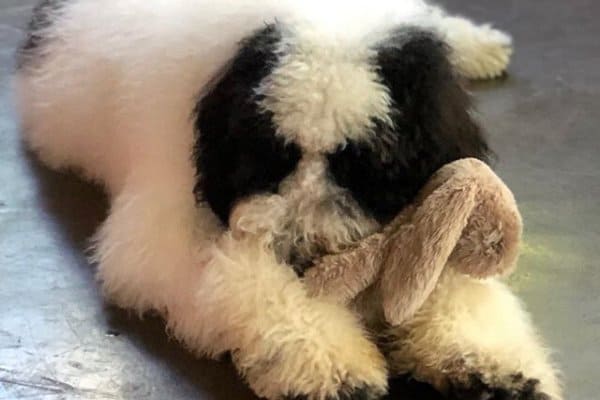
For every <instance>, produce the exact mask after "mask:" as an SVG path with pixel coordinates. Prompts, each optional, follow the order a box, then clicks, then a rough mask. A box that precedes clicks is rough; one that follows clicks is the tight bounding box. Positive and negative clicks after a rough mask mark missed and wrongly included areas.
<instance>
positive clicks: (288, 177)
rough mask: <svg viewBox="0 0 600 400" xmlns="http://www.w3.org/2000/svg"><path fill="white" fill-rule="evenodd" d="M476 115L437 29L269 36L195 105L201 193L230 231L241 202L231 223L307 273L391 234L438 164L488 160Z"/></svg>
mask: <svg viewBox="0 0 600 400" xmlns="http://www.w3.org/2000/svg"><path fill="white" fill-rule="evenodd" d="M470 107H471V105H470V100H469V96H468V95H467V94H466V93H465V91H464V90H463V89H462V87H461V85H460V83H459V81H458V79H457V77H456V75H455V73H454V71H453V68H452V66H451V65H450V63H449V61H448V55H447V48H446V45H445V44H444V42H443V41H442V40H440V39H438V38H437V37H436V36H435V35H434V34H433V33H431V32H426V31H423V30H418V29H414V28H410V27H398V28H395V29H393V30H390V31H388V32H383V33H382V32H378V33H377V34H375V33H373V34H365V36H364V37H363V38H359V39H357V38H356V37H353V39H352V40H344V38H340V37H337V38H331V37H328V38H327V39H324V38H322V37H321V36H319V35H318V34H316V33H315V31H314V30H312V29H311V28H310V27H306V26H293V25H283V24H271V25H267V26H265V27H264V28H262V29H260V30H259V31H257V32H255V33H254V34H253V35H252V36H251V37H249V38H246V39H245V40H243V41H242V42H241V43H240V47H239V50H238V52H237V54H236V55H235V57H234V58H233V59H232V60H231V62H230V63H229V64H228V65H227V66H226V68H224V69H223V71H222V72H221V73H220V74H219V75H218V76H217V77H216V78H215V80H214V82H213V84H212V85H210V87H208V88H206V90H205V91H204V93H203V94H202V96H201V98H200V100H199V102H198V106H197V109H196V129H197V140H196V146H195V162H196V166H197V171H198V182H197V185H196V188H195V191H196V195H197V197H198V199H199V200H200V201H206V202H207V203H208V204H209V206H210V207H211V208H212V210H213V211H214V212H215V213H216V214H217V215H218V216H219V218H220V219H221V220H222V221H223V223H224V224H227V223H228V222H229V218H230V216H231V213H232V210H233V208H234V207H236V206H242V205H244V207H243V208H239V210H241V211H238V212H236V217H235V218H234V220H235V221H241V220H243V221H245V222H244V223H245V225H244V226H246V227H249V226H257V227H258V226H261V227H262V228H260V229H256V230H262V231H267V232H270V234H272V236H273V237H274V238H275V239H274V242H275V243H276V247H277V248H278V249H279V252H280V253H281V255H282V258H283V259H285V260H287V261H288V262H290V263H293V264H297V265H304V264H308V263H310V260H311V258H312V257H314V256H316V255H320V254H322V253H331V252H337V251H341V250H343V249H344V248H345V247H346V246H349V245H351V244H353V243H354V242H355V241H357V240H359V239H361V238H362V237H364V236H365V235H367V234H369V233H371V232H373V231H374V230H376V229H378V228H379V227H380V226H381V224H385V223H386V222H387V221H389V220H390V219H391V218H393V217H394V216H395V215H396V214H397V213H398V212H399V211H400V210H401V209H402V208H403V207H404V206H406V205H407V204H408V203H410V201H411V200H412V199H413V198H414V196H415V195H416V193H417V192H418V191H419V189H420V188H421V187H422V186H423V185H424V183H425V182H426V181H427V179H428V178H429V177H430V176H431V175H432V174H433V172H435V171H436V170H437V169H439V168H440V167H441V166H442V165H444V164H446V163H448V162H450V161H453V160H456V159H458V158H463V157H476V158H480V159H485V158H486V156H487V153H488V148H487V145H486V143H485V141H484V140H483V138H482V135H481V132H480V129H479V128H478V126H477V124H476V123H475V122H474V121H473V119H472V117H471V109H470ZM253 204H254V206H252V205H253ZM264 204H271V206H268V207H265V206H264Z"/></svg>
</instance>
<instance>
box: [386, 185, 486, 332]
mask: <svg viewBox="0 0 600 400" xmlns="http://www.w3.org/2000/svg"><path fill="white" fill-rule="evenodd" d="M428 189H431V188H428ZM477 190H478V188H477V182H476V180H474V179H473V178H472V177H470V176H469V175H468V174H467V175H464V174H456V175H454V176H451V177H450V178H449V179H448V180H446V181H445V182H443V183H442V184H441V185H440V186H439V187H437V188H436V189H435V190H433V191H432V192H431V193H430V194H429V195H427V196H426V197H425V198H424V200H423V201H422V203H421V204H419V205H418V206H416V207H415V208H414V209H413V210H412V211H411V212H412V215H410V216H409V217H408V219H409V221H406V220H404V221H402V223H400V224H394V225H392V226H391V227H390V230H389V231H388V235H387V239H386V242H385V243H384V245H383V246H382V251H383V253H384V254H383V257H384V258H383V267H382V268H383V272H382V276H381V281H380V286H381V292H382V297H383V309H384V315H385V318H386V320H387V321H388V322H389V323H390V324H392V325H400V324H401V323H402V322H403V321H405V320H406V319H408V318H409V317H411V316H412V315H413V314H414V313H415V312H416V311H417V310H418V309H419V308H420V307H421V305H422V304H423V303H424V302H425V300H426V299H427V298H428V297H429V295H430V294H431V292H432V291H433V289H434V288H435V286H436V284H437V281H438V279H439V277H440V275H441V273H442V271H443V269H444V267H445V266H446V263H447V262H448V258H449V257H450V255H451V254H452V252H453V250H454V248H455V247H456V244H457V243H458V241H459V239H460V237H461V234H462V232H463V230H464V228H465V226H466V225H467V222H468V220H469V216H470V215H471V213H472V212H473V209H474V207H475V199H476V195H477ZM404 218H406V216H404Z"/></svg>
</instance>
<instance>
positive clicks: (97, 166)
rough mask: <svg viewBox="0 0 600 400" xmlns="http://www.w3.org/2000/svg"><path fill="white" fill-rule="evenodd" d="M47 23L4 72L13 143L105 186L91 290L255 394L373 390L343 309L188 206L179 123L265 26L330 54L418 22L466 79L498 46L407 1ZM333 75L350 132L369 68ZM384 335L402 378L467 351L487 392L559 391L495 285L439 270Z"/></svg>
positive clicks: (370, 367) (190, 177)
mask: <svg viewBox="0 0 600 400" xmlns="http://www.w3.org/2000/svg"><path fill="white" fill-rule="evenodd" d="M54 18H55V20H56V21H55V23H53V24H51V25H50V26H49V27H48V28H47V29H46V30H45V31H44V32H43V33H44V35H45V36H46V37H48V38H51V39H52V40H51V41H49V43H48V45H47V46H45V47H44V49H43V51H44V54H43V57H40V59H39V61H38V62H33V63H31V64H30V65H28V66H26V67H24V68H22V69H20V70H19V71H18V73H17V76H16V80H15V83H16V93H17V101H18V105H19V110H20V113H21V116H22V127H23V135H24V138H25V140H26V142H27V143H28V144H29V146H30V147H31V148H32V149H34V150H35V151H36V152H37V153H38V154H39V156H40V157H41V159H42V160H43V161H45V162H46V163H47V164H48V165H49V166H51V167H53V168H74V169H77V170H78V171H80V172H82V174H83V175H85V176H86V177H87V178H89V179H92V180H95V181H98V182H101V183H102V184H103V185H104V186H105V188H106V190H107V191H108V193H109V194H110V197H111V210H110V215H109V217H108V218H107V220H106V221H105V222H104V224H103V225H102V227H101V228H100V230H99V231H98V233H97V234H96V236H95V238H94V243H95V253H94V254H95V255H94V261H95V262H97V264H98V279H99V281H100V282H101V285H102V288H103V291H104V293H105V295H106V297H107V298H108V299H109V300H110V301H112V302H114V303H116V304H118V305H119V306H122V307H125V308H128V309H132V310H135V311H137V312H139V313H144V312H146V311H148V310H158V311H159V312H161V313H162V314H163V315H164V317H165V319H166V321H167V323H168V326H169V329H170V330H171V331H172V332H173V333H174V334H175V335H176V336H177V337H178V338H179V339H180V340H181V341H182V342H183V343H185V344H186V346H187V347H189V348H190V349H191V350H193V351H194V352H196V353H198V354H201V355H208V356H218V355H219V354H221V353H223V352H227V351H231V352H232V353H233V358H234V361H235V363H236V366H237V367H238V369H239V370H240V371H241V373H242V374H243V375H244V376H245V378H246V380H247V381H248V383H249V384H250V386H251V387H252V388H253V390H254V391H255V392H256V393H257V394H258V395H260V396H264V397H266V398H269V399H277V398H280V397H281V396H284V395H298V394H305V395H306V396H307V398H309V399H325V398H328V399H329V398H332V399H333V398H338V396H340V395H341V394H343V393H344V392H345V391H351V390H353V389H356V388H362V387H368V388H370V390H371V391H372V392H373V393H383V392H384V391H385V388H386V385H387V377H388V362H387V361H386V360H385V359H384V357H383V356H382V354H381V353H380V351H379V350H378V348H377V346H376V345H375V343H374V342H373V341H372V340H371V338H370V336H369V334H368V333H367V332H366V330H365V328H364V327H363V326H362V324H361V319H360V317H359V316H357V315H356V314H355V313H354V312H352V311H351V310H349V309H346V308H343V307H341V306H337V305H334V304H329V303H328V302H326V301H325V300H322V299H318V298H310V297H309V296H308V295H307V294H306V292H305V289H304V288H303V286H302V283H301V281H300V280H299V279H298V278H297V276H296V275H295V273H294V272H293V271H292V269H290V268H287V267H283V266H282V265H281V264H280V263H279V262H278V261H277V260H276V258H275V256H274V255H273V254H271V252H269V251H266V250H265V246H264V243H263V242H262V241H261V239H241V240H238V239H236V238H234V237H233V236H232V235H231V233H230V232H227V231H224V230H223V228H222V227H221V226H220V224H219V222H218V221H217V219H216V217H215V216H214V215H213V214H212V212H211V211H210V210H209V209H208V208H207V207H206V206H204V205H202V204H200V205H197V204H196V203H195V200H194V196H193V194H192V187H193V186H194V182H195V176H194V173H195V171H194V169H193V166H192V163H191V162H190V154H191V148H192V144H193V132H194V130H193V125H192V124H193V122H192V121H191V119H190V113H191V111H192V109H193V107H194V104H195V101H196V97H197V95H198V92H199V89H200V88H202V87H203V86H204V85H205V84H206V83H207V82H208V81H209V80H210V78H211V77H212V76H213V75H214V74H215V73H216V71H217V70H219V69H220V68H221V67H222V66H223V64H225V63H226V62H227V60H229V59H230V58H231V57H232V55H233V54H234V52H235V50H236V44H237V43H238V41H239V40H240V39H241V38H242V37H244V36H246V35H248V34H249V33H251V32H252V31H253V30H254V29H256V28H257V27H260V26H262V24H263V23H264V22H265V21H272V20H274V19H275V18H276V19H277V20H279V21H283V22H284V23H285V24H287V26H290V27H293V28H294V29H296V30H297V31H298V32H301V33H302V35H304V36H305V37H307V38H310V37H315V36H318V37H319V41H320V42H321V43H322V42H323V41H325V42H327V41H328V40H329V41H330V44H331V46H330V48H337V49H339V52H340V53H344V51H345V50H346V49H348V51H349V49H360V48H362V47H363V46H364V44H365V40H367V39H365V38H367V37H371V36H376V35H378V34H380V33H381V32H384V31H385V30H386V28H387V27H391V26H395V25H399V24H413V25H414V24H418V25H420V26H424V27H428V28H431V29H435V30H437V31H438V32H440V33H441V34H442V35H443V36H444V37H445V39H446V40H447V41H448V43H449V44H450V46H451V48H452V49H453V52H452V60H453V62H454V64H455V66H456V68H457V69H458V71H459V72H461V73H462V74H463V75H465V76H466V77H469V78H485V77H493V76H496V75H498V74H500V73H501V72H502V71H503V70H504V69H505V68H506V65H507V63H508V59H509V57H510V52H511V48H510V39H509V38H508V37H507V36H506V35H504V34H502V33H501V32H499V31H496V30H493V29H492V28H490V27H489V26H487V25H486V26H476V25H473V24H472V23H471V22H469V21H467V20H465V19H463V18H460V17H450V16H447V15H445V14H444V13H443V12H442V11H440V10H438V9H435V8H432V7H429V6H427V5H425V4H422V3H421V2H419V1H417V0H408V1H407V0H405V1H397V0H390V1H387V0H369V1H356V2H345V1H335V0H329V1H323V0H320V1H317V0H304V1H301V2H297V1H292V0H285V1H281V0H280V1H276V0H272V1H269V0H259V1H257V0H252V1H250V0H248V1H244V0H228V1H211V0H190V1H188V0H118V1H117V0H114V1H97V0H71V1H69V0H67V1H66V4H65V5H64V7H63V9H62V10H61V12H60V13H57V14H56V15H55V16H54ZM307 40H308V39H307ZM369 40H371V39H369ZM343 46H347V47H345V48H344V47H343ZM330 56H331V57H335V56H336V55H335V54H333V55H330ZM284 72H285V71H284ZM288 72H289V71H288ZM330 72H331V73H336V72H333V71H330ZM308 73H310V71H309V72H308ZM344 73H345V74H347V76H345V77H344V79H345V80H346V81H347V82H354V83H355V85H354V87H353V88H351V90H356V91H358V92H364V91H365V90H366V92H365V93H370V94H372V96H371V97H368V96H366V95H365V97H363V98H362V100H363V101H362V103H360V104H348V103H345V102H347V101H349V100H347V97H354V96H344V93H340V94H337V95H335V94H334V95H333V96H334V101H336V102H338V103H339V104H337V105H336V106H339V107H342V108H344V109H345V110H349V114H348V115H349V117H348V118H349V121H350V123H357V122H358V123H360V122H361V118H363V117H364V116H363V114H361V109H363V108H365V107H366V108H372V109H373V110H374V111H373V112H375V113H376V112H377V108H378V107H380V106H381V105H382V104H383V105H384V106H385V104H384V103H385V101H383V100H381V98H382V96H383V97H385V93H384V92H383V91H381V90H380V88H371V89H373V90H374V91H373V90H371V89H369V79H368V74H369V72H368V71H360V70H359V71H355V70H348V71H345V72H344V71H343V72H342V74H344ZM365 76H366V78H365ZM275 78H276V77H275ZM284 82H285V80H284ZM303 82H305V83H307V82H308V83H307V85H308V86H306V87H304V86H303ZM293 85H294V86H292V87H286V86H285V84H282V85H279V86H277V85H275V86H273V87H275V89H274V90H281V91H283V94H282V93H279V94H276V95H275V97H277V96H279V97H281V96H284V97H287V98H292V99H294V101H299V100H301V99H302V98H303V96H307V93H311V92H315V91H318V90H325V89H324V88H320V87H315V84H314V82H313V83H309V80H307V79H306V78H305V77H300V78H299V79H296V80H295V82H294V83H293ZM317 86H318V85H317ZM365 87H366V89H365ZM277 88H279V89H277ZM377 90H380V91H379V92H377ZM286 91H287V92H286ZM290 91H291V93H290ZM265 106H266V107H271V106H272V107H275V109H274V110H273V111H274V113H275V115H276V117H278V118H280V119H281V121H280V123H281V124H287V125H288V126H290V127H291V128H290V130H289V131H294V129H295V132H298V134H302V135H304V136H303V137H302V138H301V139H302V140H304V141H305V142H306V143H307V145H306V146H307V147H310V146H321V147H322V146H329V145H331V143H333V142H335V140H336V138H335V137H334V136H332V137H328V138H325V139H323V140H324V141H323V142H322V143H320V142H318V141H317V142H315V140H316V139H315V137H314V136H310V135H308V134H307V133H306V132H310V129H308V130H307V129H302V128H303V127H298V126H297V124H302V123H304V124H306V119H304V120H302V121H298V120H294V119H293V118H291V117H290V113H289V110H286V108H285V106H286V104H283V105H282V104H276V105H273V104H266V105H265ZM288 106H289V104H288ZM277 107H279V108H277ZM309 111H310V110H309ZM309 111H307V112H309ZM318 123H322V121H321V122H319V121H317V120H314V121H312V124H313V125H312V127H313V128H314V124H318ZM308 128H311V127H310V126H309V127H308ZM334 134H335V132H333V133H332V135H334ZM315 165H317V166H318V163H317V164H313V165H312V168H315ZM317 170H318V168H317ZM324 190H326V189H324ZM257 209H258V210H260V207H258V208H257ZM254 210H256V209H254ZM269 213H275V214H276V213H277V207H276V206H275V207H267V208H266V211H265V209H263V212H262V213H260V212H258V214H255V215H247V217H248V218H247V220H246V222H247V223H252V221H253V220H256V221H265V219H266V220H268V218H269V215H270V214H269ZM317 220H318V219H315V221H316V222H320V223H322V224H323V221H322V220H321V221H317ZM248 221H250V222H248ZM369 224H370V223H369V222H364V223H363V224H362V225H360V226H359V228H358V229H364V231H365V232H362V233H361V234H366V233H367V232H369V231H372V230H373V229H375V228H376V227H375V226H373V225H369ZM326 225H327V224H326ZM332 226H333V228H332ZM327 228H328V229H333V230H335V229H334V228H335V225H327ZM323 229H324V228H323ZM344 229H346V228H344ZM332 234H335V232H332ZM397 337H398V338H397V340H398V341H399V342H402V343H403V344H402V345H401V346H398V348H400V349H402V350H401V351H400V350H398V351H396V352H394V353H392V354H391V356H390V359H389V362H390V365H389V369H391V370H392V371H393V372H399V373H400V372H413V373H415V374H417V375H418V376H419V377H420V378H422V379H425V380H427V381H429V382H431V383H433V384H436V385H437V386H438V387H439V388H442V389H443V381H444V380H445V377H446V376H451V375H452V374H453V370H452V368H453V365H452V361H458V359H457V358H461V359H462V358H464V356H467V360H468V362H470V363H472V364H473V368H474V370H475V371H478V372H481V373H482V374H483V378H484V379H486V380H487V382H489V383H493V384H498V385H503V384H504V385H510V379H511V375H512V374H514V373H516V372H522V373H523V374H525V375H526V376H527V377H531V378H536V379H540V380H541V388H542V389H543V391H544V392H546V393H548V394H549V395H551V396H552V399H553V400H560V399H561V398H562V397H561V394H560V388H559V384H558V382H557V379H556V374H555V372H554V370H553V368H552V366H551V364H550V362H549V361H548V356H547V351H546V350H545V349H544V348H543V347H542V345H541V344H540V341H539V339H538V338H537V335H536V334H535V332H534V331H533V329H532V327H531V323H530V322H529V318H528V316H527V315H526V313H525V312H524V311H523V308H522V306H521V305H520V303H519V302H518V301H517V300H516V299H515V297H514V296H513V295H512V294H511V293H510V291H509V290H508V289H507V288H506V287H505V285H504V284H502V283H500V282H498V281H495V280H490V281H474V280H471V279H469V278H466V277H464V276H460V275H450V274H448V276H446V277H444V278H443V279H442V282H441V283H440V285H439V287H438V289H436V291H435V292H434V294H433V295H432V297H431V298H430V300H429V301H428V302H427V303H426V305H425V306H424V307H423V309H422V310H421V311H420V312H419V313H418V315H417V316H416V317H415V318H414V319H413V320H411V321H410V322H409V323H407V324H406V326H404V327H403V328H402V330H398V332H397ZM403 341H404V342H403ZM457 368H458V367H457Z"/></svg>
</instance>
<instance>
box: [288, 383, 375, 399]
mask: <svg viewBox="0 0 600 400" xmlns="http://www.w3.org/2000/svg"><path fill="white" fill-rule="evenodd" d="M382 396H383V395H382V394H381V391H380V390H378V389H374V388H370V387H368V386H363V387H359V388H350V389H349V388H342V389H340V392H339V393H338V394H337V395H336V396H335V397H331V396H329V397H327V400H379V399H382ZM306 399H308V396H306V395H299V396H288V397H285V400H306Z"/></svg>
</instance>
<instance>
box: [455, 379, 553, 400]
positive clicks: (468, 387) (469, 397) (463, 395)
mask: <svg viewBox="0 0 600 400" xmlns="http://www.w3.org/2000/svg"><path fill="white" fill-rule="evenodd" d="M511 386H512V387H511V388H510V389H509V388H503V387H494V386H490V385H488V384H486V383H484V382H483V381H482V379H481V376H479V375H477V374H473V375H471V376H470V377H469V382H468V383H467V384H455V385H451V388H450V392H449V394H448V398H449V399H450V400H550V397H549V396H548V395H547V394H545V393H541V392H540V391H539V390H538V386H539V381H538V380H536V379H526V378H525V377H524V376H523V374H515V375H514V376H512V384H511Z"/></svg>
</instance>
